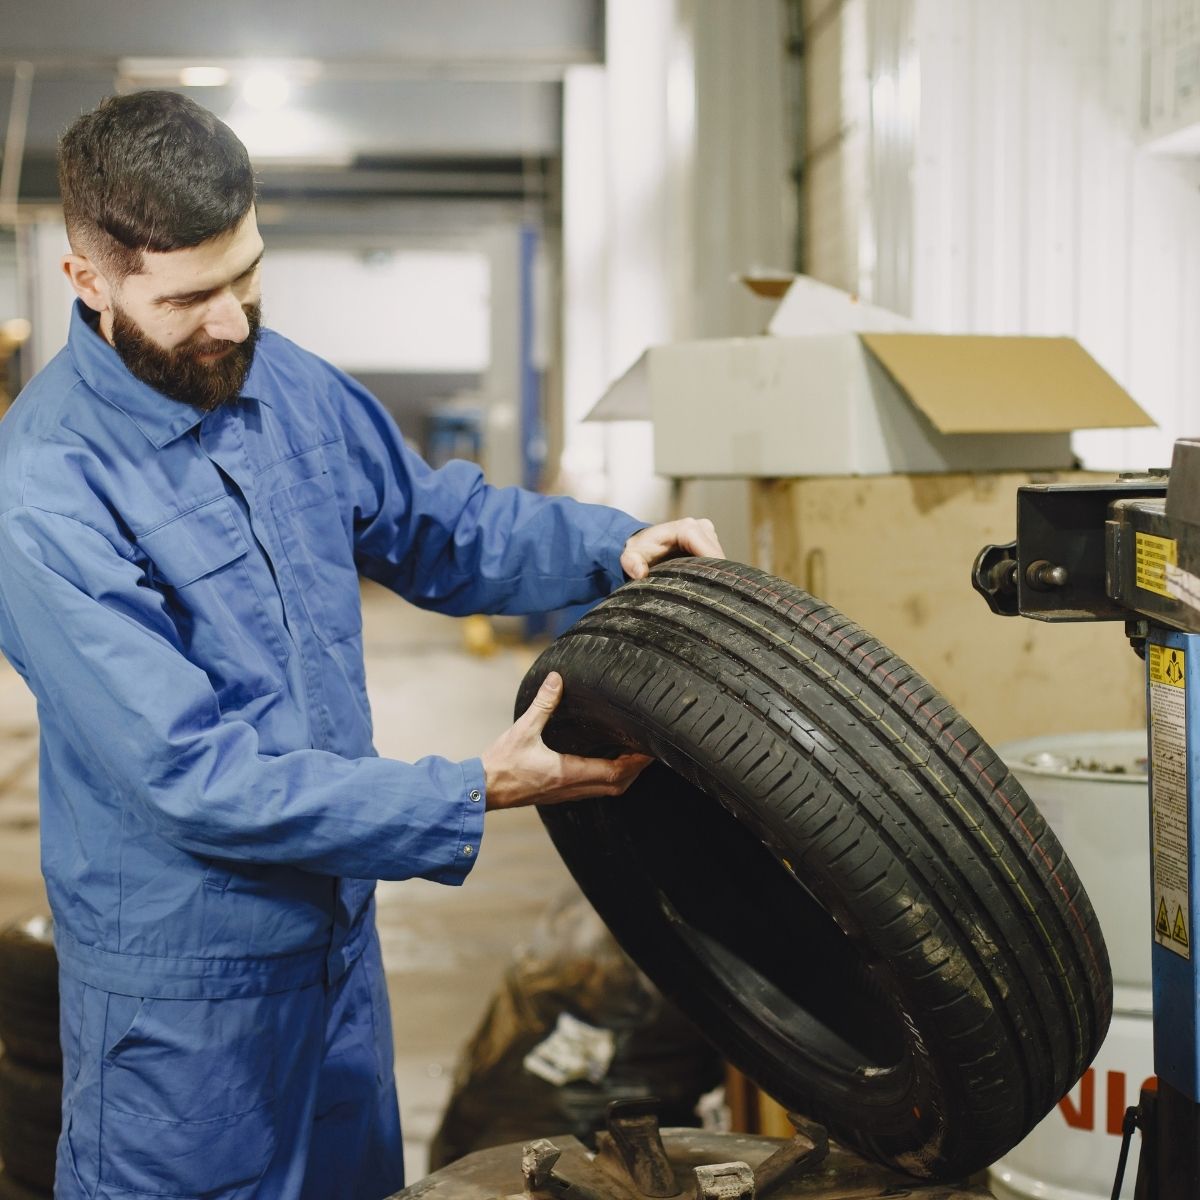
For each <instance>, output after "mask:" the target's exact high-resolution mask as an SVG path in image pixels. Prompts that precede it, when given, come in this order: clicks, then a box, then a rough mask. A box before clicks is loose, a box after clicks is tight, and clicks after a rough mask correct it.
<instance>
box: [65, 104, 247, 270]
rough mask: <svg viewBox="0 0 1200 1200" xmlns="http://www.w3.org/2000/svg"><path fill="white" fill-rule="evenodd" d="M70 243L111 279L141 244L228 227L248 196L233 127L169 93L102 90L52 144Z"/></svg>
mask: <svg viewBox="0 0 1200 1200" xmlns="http://www.w3.org/2000/svg"><path fill="white" fill-rule="evenodd" d="M58 183H59V190H60V192H61V194H62V204H63V212H64V215H65V217H66V222H67V236H68V237H69V238H70V240H71V246H72V248H73V249H74V250H75V251H76V252H77V253H80V254H85V255H87V256H88V257H89V258H91V259H93V260H94V261H95V263H96V265H97V266H98V267H100V268H101V270H103V271H105V272H106V273H108V274H110V275H111V276H113V278H114V280H120V279H123V278H124V277H125V276H126V275H132V274H136V273H137V272H138V271H140V270H141V267H142V251H144V250H150V251H154V252H158V253H161V252H163V251H167V250H178V249H181V248H182V247H185V246H198V245H199V244H200V243H201V242H206V241H207V240H208V239H209V238H211V237H215V236H216V235H217V234H219V233H224V232H225V231H226V230H229V229H233V228H234V227H235V226H236V225H237V224H238V223H239V222H240V221H241V220H242V218H243V217H244V216H245V215H246V213H247V212H249V211H250V206H251V205H252V204H253V203H254V170H253V168H252V167H251V166H250V156H249V155H248V154H247V153H246V147H245V146H243V145H242V143H241V142H240V141H239V140H238V138H237V135H236V134H235V133H234V132H233V130H232V129H230V128H229V126H228V125H226V124H225V123H224V122H223V121H219V120H218V119H217V118H216V117H214V116H213V114H212V113H210V112H209V111H208V110H207V109H204V108H201V107H200V105H198V104H196V103H195V101H193V100H189V99H188V98H187V97H186V96H180V95H178V94H177V93H175V92H165V91H145V92H132V93H130V94H129V95H126V96H109V97H108V98H107V99H105V100H103V101H101V103H100V105H99V107H97V108H95V109H94V110H93V111H92V112H90V113H85V114H84V115H83V116H82V117H80V118H78V120H76V121H75V122H74V123H73V124H72V125H71V127H70V128H69V129H68V130H67V131H66V133H64V134H63V136H62V138H61V140H60V141H59V145H58Z"/></svg>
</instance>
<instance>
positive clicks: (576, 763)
mask: <svg viewBox="0 0 1200 1200" xmlns="http://www.w3.org/2000/svg"><path fill="white" fill-rule="evenodd" d="M59 167H60V184H61V191H62V199H63V208H64V212H65V217H66V223H67V231H68V235H69V238H70V242H71V250H72V253H71V254H69V255H68V256H67V257H66V258H65V260H64V268H65V270H66V273H67V275H68V277H69V279H70V281H71V284H72V286H73V288H74V290H75V292H76V294H77V295H78V297H79V300H78V301H77V302H76V305H75V309H74V312H73V315H72V319H71V327H70V334H69V339H68V343H67V346H66V347H65V348H64V349H63V351H62V352H61V353H60V354H59V355H58V356H57V357H56V358H55V359H54V360H53V361H52V362H51V363H50V364H49V366H47V367H46V369H45V370H44V371H42V372H41V373H40V374H39V375H38V376H37V377H36V378H35V379H34V380H33V381H32V383H31V384H30V385H29V387H28V388H26V390H25V391H24V393H23V394H22V395H21V396H20V397H19V398H18V400H17V401H16V403H15V405H14V406H13V408H12V410H11V411H10V413H9V414H8V416H7V417H6V418H5V420H4V422H3V424H2V425H0V648H3V651H4V653H5V654H6V655H7V656H8V658H9V659H10V661H11V662H12V663H13V665H14V666H15V667H16V669H17V670H18V671H19V672H20V673H21V674H22V675H23V676H24V678H25V679H26V681H27V682H28V684H29V686H30V688H31V689H32V690H33V692H34V693H35V695H36V697H37V700H38V713H39V718H40V724H41V782H40V787H41V805H42V847H43V849H42V859H43V869H44V872H45V876H46V883H47V890H48V892H49V896H50V902H51V906H52V908H53V911H54V916H55V921H56V945H57V949H58V955H59V960H60V965H61V987H62V994H61V995H62V1029H61V1032H62V1041H63V1084H64V1091H63V1133H62V1137H61V1139H60V1142H59V1152H58V1167H57V1183H56V1193H55V1194H56V1195H57V1196H59V1197H64V1198H65V1197H71V1198H74V1197H84V1196H87V1197H132V1196H146V1195H154V1196H177V1197H183V1196H191V1197H194V1196H205V1197H239V1198H246V1197H261V1198H263V1200H268V1198H269V1200H287V1198H292V1197H313V1198H316V1197H320V1198H321V1200H331V1198H335V1197H346V1198H353V1200H377V1198H378V1197H382V1196H385V1195H387V1194H389V1193H390V1192H392V1191H394V1190H396V1189H398V1188H400V1187H401V1186H402V1185H403V1166H402V1158H401V1146H400V1125H399V1115H398V1110H397V1103H396V1096H395V1089H394V1085H393V1076H392V1047H391V1032H390V1030H391V1026H390V1018H389V1013H388V1000H387V993H386V988H385V982H384V976H383V969H382V964H381V961H380V953H379V941H378V938H377V936H376V932H375V920H374V900H373V892H374V887H375V880H376V879H377V878H386V879H403V878H410V877H417V876H419V877H423V878H426V879H432V880H436V881H438V882H441V883H447V884H457V883H461V882H462V881H463V880H464V878H465V877H466V875H467V873H468V871H469V870H470V868H471V866H472V864H473V863H474V862H475V860H476V858H477V856H478V853H479V848H480V844H481V841H482V836H483V829H484V810H485V809H496V808H507V807H513V806H517V805H523V804H531V803H554V802H557V801H562V800H568V799H572V798H576V797H579V796H583V795H597V794H612V795H615V794H618V793H620V792H621V791H623V790H624V789H625V787H627V786H628V784H629V783H630V782H631V781H632V780H633V778H634V777H635V776H636V774H637V772H638V771H639V770H641V769H642V767H643V766H644V765H645V763H646V761H647V760H646V759H644V758H643V757H641V756H637V755H628V756H625V757H624V758H621V759H617V760H615V761H607V760H600V759H583V758H575V757H569V756H562V755H558V754H555V753H553V752H552V751H550V750H549V749H548V748H547V747H546V746H545V745H544V743H543V742H542V740H541V737H540V733H541V729H542V727H543V726H544V724H545V722H546V720H547V718H548V717H549V715H550V713H551V712H552V711H553V710H554V707H555V705H556V704H557V702H558V697H559V695H560V694H561V688H562V681H561V680H560V679H558V678H557V677H556V676H550V677H548V679H547V680H546V682H545V684H544V685H543V687H542V690H541V692H540V693H539V695H538V698H537V700H536V701H535V703H534V705H533V706H532V707H531V708H530V710H529V711H528V712H527V713H526V714H525V715H524V716H523V717H521V718H520V719H519V720H518V721H517V722H516V724H514V725H513V726H512V727H511V728H510V729H509V730H507V731H506V732H505V733H503V734H501V736H500V737H499V738H498V739H497V740H496V742H495V743H494V744H493V745H492V746H491V747H490V748H488V749H487V750H485V751H484V752H483V753H482V754H481V755H480V757H478V758H472V759H468V760H467V761H465V762H451V761H448V760H446V759H444V758H438V757H429V758H423V759H421V760H420V761H419V762H416V763H403V762H396V761H392V760H386V759H381V758H379V757H378V756H377V755H376V753H375V751H374V749H373V747H372V744H371V719H370V713H369V710H368V706H367V699H366V690H365V686H364V673H363V658H362V640H361V628H362V626H361V612H360V605H359V576H360V575H363V576H367V577H369V578H371V579H374V580H377V581H378V582H380V583H382V584H385V585H386V586H387V587H389V588H392V589H393V590H394V591H396V592H397V593H399V594H400V595H401V596H403V597H405V598H406V599H408V600H410V601H411V602H413V603H415V604H419V605H421V606H423V607H426V608H431V609H435V610H437V611H439V612H444V613H452V614H463V613H469V612H505V613H523V612H530V611H537V610H544V609H551V608H558V607H561V606H564V605H567V604H572V603H577V602H582V601H588V600H591V599H594V598H596V597H599V596H601V595H603V594H605V593H607V592H609V591H610V590H611V589H612V588H614V587H616V586H618V585H619V584H620V583H621V582H622V580H623V579H624V578H626V576H634V577H637V576H641V575H644V574H645V573H646V571H647V570H648V568H649V565H650V564H651V563H653V562H655V561H657V560H658V559H660V558H663V557H666V556H668V555H672V554H677V553H700V554H720V546H719V544H718V542H717V539H716V536H715V533H714V531H713V529H712V526H711V524H710V523H708V522H696V521H683V522H674V523H670V524H667V525H659V526H651V527H643V525H642V523H641V522H638V521H635V520H634V519H633V518H631V517H629V516H626V515H625V514H624V513H620V512H617V511H615V510H613V509H608V508H601V507H597V506H589V505H582V504H578V503H575V502H574V501H571V500H569V499H565V498H561V497H545V496H538V495H534V494H532V493H528V492H524V491H520V490H518V489H511V488H510V489H495V488H492V487H490V486H488V485H487V484H486V483H485V482H484V481H483V479H482V477H481V474H480V472H479V470H478V469H477V468H476V467H474V466H472V465H470V464H467V463H464V462H453V463H450V464H449V465H447V466H445V467H443V468H442V469H440V470H437V471H434V470H431V469H430V468H429V467H428V466H427V465H426V464H425V463H424V462H422V461H421V459H420V458H419V457H418V456H417V455H416V454H414V453H413V451H412V450H410V449H409V448H408V447H407V446H406V445H405V443H404V441H403V439H402V438H401V436H400V434H399V432H398V430H397V429H396V428H395V426H394V425H393V424H392V422H391V421H390V419H389V418H388V417H387V415H386V414H385V413H384V411H383V410H382V408H381V407H380V405H379V404H378V403H377V402H376V401H375V400H374V399H373V398H372V397H371V396H370V395H369V394H367V393H366V392H365V391H364V390H363V389H362V388H361V387H360V386H359V385H358V384H356V383H355V382H354V381H353V380H352V379H350V378H349V377H347V376H346V375H344V374H342V373H341V372H340V371H338V370H337V369H335V368H334V367H332V366H331V365H329V364H328V363H326V362H324V361H322V360H320V359H318V358H316V357H315V356H313V355H312V354H309V353H307V352H305V351H304V350H302V349H300V348H299V347H298V346H295V345H293V344H292V343H291V342H289V341H287V339H285V338H283V337H281V336H279V335H278V334H275V333H272V332H270V331H268V330H266V329H261V328H260V325H259V267H260V263H261V261H262V256H263V241H262V238H261V237H260V235H259V231H258V227H257V224H256V220H255V210H254V177H253V173H252V170H251V166H250V162H249V159H248V157H247V155H246V151H245V148H244V147H243V146H242V145H241V143H240V142H239V141H238V140H237V138H236V137H235V136H234V134H233V133H232V131H231V130H229V129H228V128H227V127H226V126H225V125H224V124H222V123H221V122H220V121H218V120H217V119H216V118H215V117H213V116H212V114H210V113H208V112H206V111H205V110H204V109H202V108H199V107H198V106H197V105H195V104H194V103H192V102H191V101H189V100H187V99H185V98H182V97H180V96H178V95H175V94H173V93H170V92H140V93H135V94H132V95H128V96H124V97H119V98H112V99H109V100H107V101H105V102H104V103H103V104H101V105H100V107H99V108H98V109H96V110H95V111H94V112H91V113H88V114H86V115H84V116H83V117H81V118H80V119H79V120H78V121H76V122H75V124H73V125H72V126H71V128H70V129H69V130H68V131H67V132H66V134H65V135H64V137H63V139H62V142H61V145H60V156H59Z"/></svg>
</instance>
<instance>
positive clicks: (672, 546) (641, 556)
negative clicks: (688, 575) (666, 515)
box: [621, 517, 725, 579]
mask: <svg viewBox="0 0 1200 1200" xmlns="http://www.w3.org/2000/svg"><path fill="white" fill-rule="evenodd" d="M685 554H696V555H699V556H700V557H702V558H724V557H725V551H724V550H722V549H721V543H720V541H718V539H717V531H716V529H715V528H714V526H713V523H712V522H711V521H710V520H709V519H708V518H707V517H700V518H696V517H684V518H683V519H682V520H679V521H665V522H664V523H663V524H661V525H649V526H647V527H646V528H645V529H639V530H638V531H637V533H635V534H634V535H633V536H632V537H631V538H630V539H629V541H627V542H626V543H625V549H624V551H623V552H622V554H621V567H622V569H623V570H624V572H625V574H626V575H628V576H629V578H630V579H644V578H645V577H646V575H647V573H648V572H649V570H650V568H651V567H652V566H654V564H655V563H658V562H662V561H663V560H664V559H667V558H680V557H682V556H683V555H685Z"/></svg>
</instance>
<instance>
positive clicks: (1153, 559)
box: [1134, 533, 1179, 596]
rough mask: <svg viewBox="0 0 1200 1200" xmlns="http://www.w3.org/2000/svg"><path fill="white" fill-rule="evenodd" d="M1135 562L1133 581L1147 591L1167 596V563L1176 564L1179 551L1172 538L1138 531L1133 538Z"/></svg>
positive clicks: (1168, 593)
mask: <svg viewBox="0 0 1200 1200" xmlns="http://www.w3.org/2000/svg"><path fill="white" fill-rule="evenodd" d="M1134 544H1135V551H1136V558H1137V564H1136V569H1135V575H1134V578H1135V581H1136V583H1137V585H1138V587H1140V588H1144V589H1145V590H1146V591H1147V592H1157V593H1158V594H1159V595H1160V596H1169V595H1170V594H1171V593H1170V592H1168V591H1167V563H1170V564H1171V566H1173V567H1174V566H1177V565H1178V563H1179V552H1178V546H1177V543H1176V542H1175V541H1174V539H1173V538H1164V537H1155V536H1154V534H1152V533H1139V534H1138V535H1137V537H1136V538H1135V539H1134Z"/></svg>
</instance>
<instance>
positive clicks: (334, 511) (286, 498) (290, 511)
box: [271, 473, 362, 646]
mask: <svg viewBox="0 0 1200 1200" xmlns="http://www.w3.org/2000/svg"><path fill="white" fill-rule="evenodd" d="M271 508H272V509H273V511H274V513H275V526H276V529H277V530H278V531H279V540H280V543H281V544H282V545H283V552H284V554H286V555H287V560H288V565H289V567H290V568H291V571H292V575H293V578H294V579H295V581H296V589H297V591H298V592H299V594H300V599H301V602H302V603H303V604H304V610H305V612H306V613H307V614H308V619H309V622H310V624H311V626H312V628H313V630H314V631H315V632H316V635H317V637H318V638H319V639H320V640H321V641H322V642H323V643H324V644H325V645H327V646H331V645H333V643H335V642H340V641H342V640H343V639H344V638H349V637H355V636H356V635H357V634H359V633H361V632H362V608H361V605H360V601H359V592H358V586H359V585H358V569H357V567H356V566H355V564H354V551H353V545H352V541H351V538H350V534H349V532H348V531H347V529H346V526H345V525H344V524H343V517H342V511H341V505H340V504H339V502H338V497H337V491H336V489H335V488H334V486H333V480H332V479H331V477H330V476H329V475H328V474H327V473H323V474H320V475H314V476H313V477H312V478H311V479H304V480H302V481H301V482H300V483H296V484H293V485H292V486H291V487H288V488H284V489H283V490H282V491H280V492H277V493H276V494H275V495H274V496H272V497H271Z"/></svg>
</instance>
